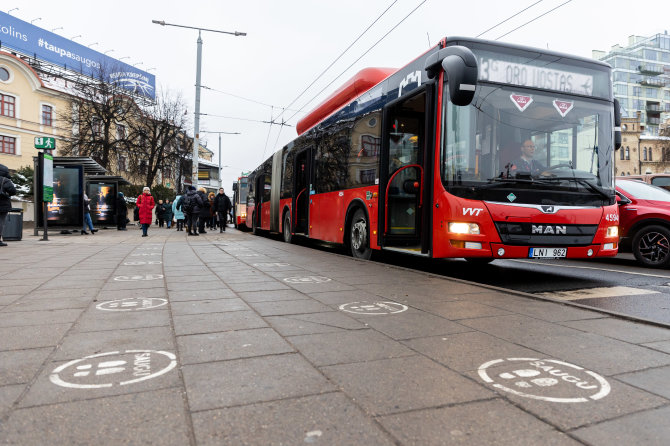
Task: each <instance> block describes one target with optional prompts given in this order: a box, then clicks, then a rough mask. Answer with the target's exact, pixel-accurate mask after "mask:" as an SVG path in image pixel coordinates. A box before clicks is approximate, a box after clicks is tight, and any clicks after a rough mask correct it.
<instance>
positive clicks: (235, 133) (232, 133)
mask: <svg viewBox="0 0 670 446" xmlns="http://www.w3.org/2000/svg"><path fill="white" fill-rule="evenodd" d="M202 133H218V134H219V187H223V178H221V167H222V166H221V134H224V135H239V134H240V132H209V131H206V130H204V131H203V132H202Z"/></svg>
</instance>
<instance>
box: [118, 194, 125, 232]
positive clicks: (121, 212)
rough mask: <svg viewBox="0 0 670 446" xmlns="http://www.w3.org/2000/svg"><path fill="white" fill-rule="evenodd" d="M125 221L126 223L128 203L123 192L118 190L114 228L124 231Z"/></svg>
mask: <svg viewBox="0 0 670 446" xmlns="http://www.w3.org/2000/svg"><path fill="white" fill-rule="evenodd" d="M126 223H128V205H127V204H126V197H124V196H123V192H119V195H118V197H116V229H117V230H119V231H126Z"/></svg>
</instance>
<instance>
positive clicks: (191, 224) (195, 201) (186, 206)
mask: <svg viewBox="0 0 670 446" xmlns="http://www.w3.org/2000/svg"><path fill="white" fill-rule="evenodd" d="M182 200H184V203H183V206H182V209H183V211H184V214H185V215H186V226H187V227H188V235H198V215H199V214H200V209H201V208H202V198H200V195H198V192H196V190H195V186H189V187H188V190H187V191H186V195H185V196H184V197H182Z"/></svg>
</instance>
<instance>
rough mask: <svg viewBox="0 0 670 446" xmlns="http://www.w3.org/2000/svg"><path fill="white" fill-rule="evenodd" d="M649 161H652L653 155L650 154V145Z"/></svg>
mask: <svg viewBox="0 0 670 446" xmlns="http://www.w3.org/2000/svg"><path fill="white" fill-rule="evenodd" d="M649 161H654V160H653V157H652V156H651V147H649Z"/></svg>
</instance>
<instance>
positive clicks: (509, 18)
mask: <svg viewBox="0 0 670 446" xmlns="http://www.w3.org/2000/svg"><path fill="white" fill-rule="evenodd" d="M543 1H544V0H539V1H537V2H535V3H533V4H532V5H530V6H527V7H525V8H524V9H522V10H521V11H519V12H517V13H516V14H513V15H511V16H509V17H507V18H506V19H505V20H503V21H502V22H498V23H497V24H495V25H493V26H492V27H490V28H489V29H487V30H486V31H482V32H481V33H479V34H478V35H477V36H476V37H481V36H483V35H484V34H486V33H487V32H489V31H491V30H492V29H495V28H497V27H499V26H500V25H502V24H503V23H505V22H507V21H509V20H511V19H513V18H514V17H516V16H518V15H519V14H521V13H522V12H524V11H527V10H529V9H530V8H532V7H533V6H535V5H537V4H538V3H542V2H543Z"/></svg>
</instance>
